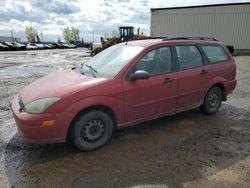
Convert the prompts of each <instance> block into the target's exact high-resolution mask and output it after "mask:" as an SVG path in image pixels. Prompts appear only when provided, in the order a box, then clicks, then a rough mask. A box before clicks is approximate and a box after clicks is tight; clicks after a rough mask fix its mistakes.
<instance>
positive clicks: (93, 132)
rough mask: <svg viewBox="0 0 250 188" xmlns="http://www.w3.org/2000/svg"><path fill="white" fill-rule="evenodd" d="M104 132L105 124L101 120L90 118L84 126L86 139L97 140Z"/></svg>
mask: <svg viewBox="0 0 250 188" xmlns="http://www.w3.org/2000/svg"><path fill="white" fill-rule="evenodd" d="M103 132H104V124H103V122H102V121H101V120H90V121H89V122H87V124H86V125H85V126H84V128H83V138H84V139H85V140H86V141H92V142H93V141H97V140H98V139H100V138H101V137H102V135H103Z"/></svg>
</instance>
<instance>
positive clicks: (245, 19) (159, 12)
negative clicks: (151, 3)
mask: <svg viewBox="0 0 250 188" xmlns="http://www.w3.org/2000/svg"><path fill="white" fill-rule="evenodd" d="M150 32H151V36H152V37H173V36H209V37H215V38H216V39H218V40H220V41H223V42H225V43H226V44H231V45H233V46H234V48H235V49H250V2H249V3H233V4H216V5H204V6H189V7H174V8H153V9H151V31H150Z"/></svg>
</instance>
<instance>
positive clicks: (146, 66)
mask: <svg viewBox="0 0 250 188" xmlns="http://www.w3.org/2000/svg"><path fill="white" fill-rule="evenodd" d="M136 70H144V71H147V72H148V73H149V74H150V75H151V76H154V75H160V74H165V73H170V72H172V71H173V68H172V55H171V49H170V47H161V48H157V49H154V50H152V51H150V52H149V53H147V54H146V55H144V56H143V57H142V58H141V60H140V61H138V63H137V64H136V65H135V71H136Z"/></svg>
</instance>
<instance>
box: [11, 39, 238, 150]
mask: <svg viewBox="0 0 250 188" xmlns="http://www.w3.org/2000/svg"><path fill="white" fill-rule="evenodd" d="M235 76H236V65H235V61H234V59H233V57H232V56H231V54H230V52H229V51H228V49H227V48H226V47H225V45H224V44H223V43H222V42H218V41H216V40H213V39H211V38H172V39H171V38H170V39H167V38H166V39H149V40H139V41H129V42H125V43H121V44H118V45H115V46H112V47H109V48H108V49H106V50H104V51H102V52H101V53H99V54H98V55H96V56H94V57H93V58H92V59H90V60H89V61H88V62H87V63H85V64H82V66H81V67H79V68H73V69H71V70H63V71H58V72H55V73H51V74H49V75H47V76H44V77H42V78H40V79H38V80H36V81H34V82H33V83H31V84H30V85H28V86H26V87H25V88H24V89H23V90H22V91H21V92H20V93H19V94H18V95H17V96H15V97H14V99H13V101H12V111H13V115H14V118H15V121H16V123H17V126H18V129H19V131H20V133H21V134H22V136H23V138H24V140H25V141H26V142H28V143H39V144H44V143H55V142H65V141H66V139H67V138H70V139H71V141H72V142H73V143H74V145H75V146H76V147H77V148H78V149H80V150H93V149H96V148H99V147H101V146H103V145H104V144H105V143H107V142H108V140H109V139H110V138H111V136H112V133H113V132H114V130H115V129H116V128H121V127H125V126H131V125H135V124H138V123H140V122H143V121H147V120H152V119H155V118H158V117H162V116H166V115H172V114H175V113H178V112H182V111H185V110H189V109H193V108H197V107H200V108H201V109H202V110H203V111H204V113H206V114H213V113H216V112H217V111H218V109H219V108H220V105H221V102H222V101H226V99H227V95H228V94H230V93H231V92H232V91H233V90H234V89H235V87H236V82H237V81H236V80H235Z"/></svg>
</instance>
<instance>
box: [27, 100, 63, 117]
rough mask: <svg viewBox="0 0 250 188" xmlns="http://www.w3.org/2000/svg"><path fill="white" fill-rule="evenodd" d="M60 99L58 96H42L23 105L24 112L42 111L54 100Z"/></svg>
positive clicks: (36, 112) (35, 112)
mask: <svg viewBox="0 0 250 188" xmlns="http://www.w3.org/2000/svg"><path fill="white" fill-rule="evenodd" d="M58 100H60V98H59V97H50V98H43V99H38V100H36V101H33V102H31V103H29V104H27V105H25V107H24V111H25V112H29V113H32V114H39V113H43V112H44V111H45V110H46V109H47V108H48V107H49V106H51V105H52V104H54V103H55V102H56V101H58Z"/></svg>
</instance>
